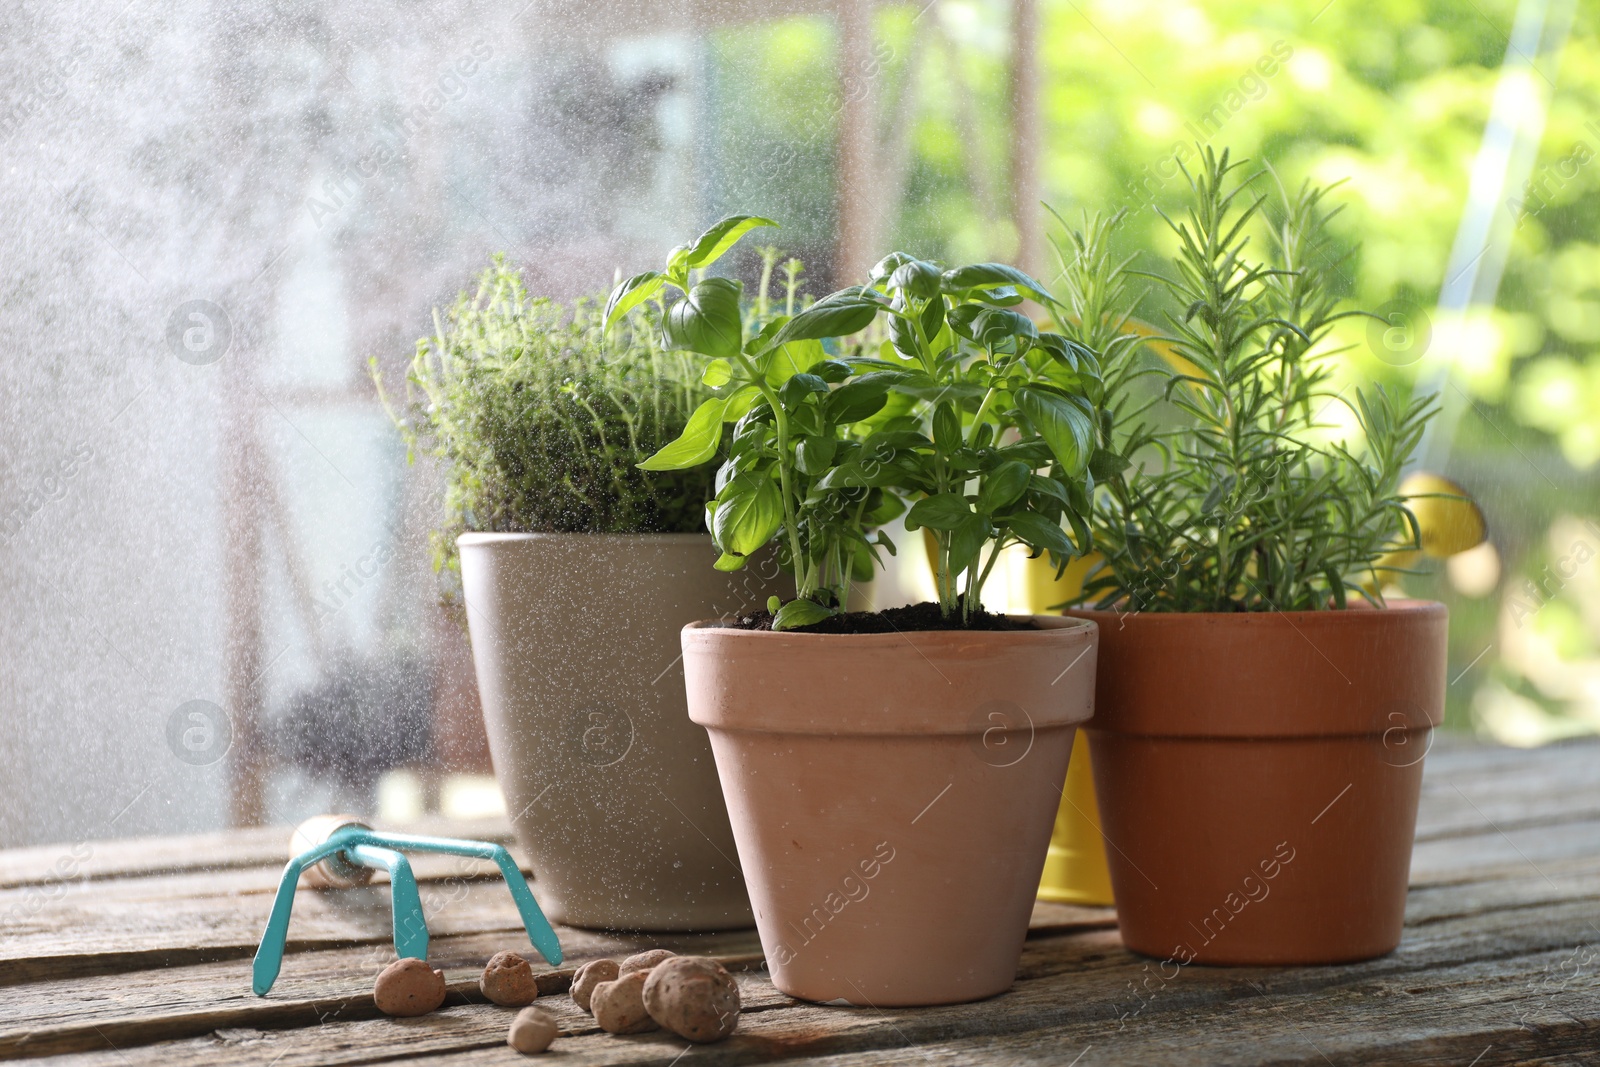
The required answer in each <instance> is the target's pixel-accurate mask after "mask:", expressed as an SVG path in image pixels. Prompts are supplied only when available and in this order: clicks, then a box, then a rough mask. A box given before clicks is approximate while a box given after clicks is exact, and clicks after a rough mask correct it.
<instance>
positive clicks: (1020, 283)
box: [943, 263, 1052, 303]
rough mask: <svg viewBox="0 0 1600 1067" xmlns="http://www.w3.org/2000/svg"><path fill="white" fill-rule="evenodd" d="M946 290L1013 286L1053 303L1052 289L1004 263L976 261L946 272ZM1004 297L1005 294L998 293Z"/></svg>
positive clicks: (992, 288)
mask: <svg viewBox="0 0 1600 1067" xmlns="http://www.w3.org/2000/svg"><path fill="white" fill-rule="evenodd" d="M943 281H944V290H945V292H947V293H951V292H956V293H959V292H965V291H966V290H968V289H989V290H994V289H1003V288H1005V287H1008V286H1009V287H1013V288H1015V289H1018V290H1021V291H1022V292H1024V293H1027V294H1028V295H1029V296H1031V297H1033V298H1034V299H1035V300H1037V301H1039V302H1040V303H1051V302H1052V299H1051V296H1050V291H1049V290H1048V289H1046V288H1045V287H1044V286H1043V285H1041V284H1040V283H1038V282H1036V281H1034V280H1033V279H1032V278H1031V277H1029V276H1028V275H1026V274H1024V273H1023V272H1022V271H1020V270H1018V269H1017V268H1015V267H1008V266H1006V265H1005V264H1004V263H974V264H972V265H971V266H967V267H957V268H955V269H954V270H947V271H945V272H944V277H943ZM995 295H997V296H1001V297H1004V296H1005V294H1003V293H997V294H995Z"/></svg>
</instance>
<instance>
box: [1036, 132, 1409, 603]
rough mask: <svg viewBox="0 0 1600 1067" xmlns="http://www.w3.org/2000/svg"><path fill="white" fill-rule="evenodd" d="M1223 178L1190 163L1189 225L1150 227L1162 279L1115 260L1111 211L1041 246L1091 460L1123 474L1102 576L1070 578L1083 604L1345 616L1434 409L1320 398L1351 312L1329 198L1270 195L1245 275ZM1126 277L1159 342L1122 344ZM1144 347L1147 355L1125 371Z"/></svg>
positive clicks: (1107, 487) (1245, 219) (1098, 536)
mask: <svg viewBox="0 0 1600 1067" xmlns="http://www.w3.org/2000/svg"><path fill="white" fill-rule="evenodd" d="M1240 166H1242V164H1240V163H1234V162H1230V161H1229V158H1228V154H1227V153H1226V152H1223V153H1221V154H1220V155H1219V154H1217V153H1215V152H1213V151H1212V150H1211V149H1205V150H1204V151H1203V152H1202V160H1201V167H1200V168H1199V171H1198V173H1196V174H1194V175H1191V176H1189V184H1190V190H1191V195H1190V203H1189V208H1188V212H1187V216H1186V218H1184V219H1182V220H1174V219H1170V218H1168V219H1167V222H1168V225H1169V226H1170V227H1171V229H1172V232H1173V234H1174V235H1175V236H1176V238H1177V245H1178V249H1177V253H1176V255H1175V256H1174V258H1173V262H1172V265H1171V269H1170V270H1169V271H1165V272H1158V273H1148V274H1146V273H1144V272H1137V271H1132V270H1130V269H1129V268H1128V265H1127V263H1125V262H1119V261H1116V260H1115V259H1114V258H1113V257H1112V255H1111V252H1110V250H1109V245H1110V240H1111V234H1112V231H1113V230H1114V229H1115V226H1116V224H1117V222H1118V221H1120V216H1119V217H1117V218H1113V219H1109V220H1107V219H1094V220H1090V221H1088V222H1087V223H1086V225H1085V226H1084V227H1083V228H1081V229H1078V230H1076V231H1072V232H1071V233H1069V235H1068V238H1067V240H1066V242H1065V243H1062V244H1058V251H1059V252H1060V253H1061V255H1062V259H1063V261H1064V263H1065V266H1066V271H1065V274H1064V278H1065V287H1066V290H1067V292H1068V293H1069V298H1068V301H1067V304H1068V310H1069V311H1070V313H1071V316H1070V317H1071V320H1072V321H1073V326H1072V332H1073V334H1074V335H1075V336H1076V337H1077V339H1078V340H1080V341H1081V342H1083V343H1084V344H1085V345H1087V346H1093V347H1096V348H1097V349H1098V350H1100V351H1101V352H1102V353H1103V356H1104V358H1105V363H1106V378H1105V386H1106V389H1105V404H1106V411H1105V415H1104V418H1105V423H1106V425H1105V427H1104V432H1105V433H1106V434H1107V438H1108V441H1109V445H1108V447H1109V448H1110V449H1111V450H1112V451H1113V452H1114V453H1115V455H1116V456H1118V457H1127V458H1128V459H1131V460H1132V461H1133V462H1132V463H1131V465H1130V464H1129V463H1128V462H1127V461H1126V460H1121V459H1119V460H1117V461H1116V462H1115V463H1114V464H1112V465H1109V466H1108V467H1107V468H1106V469H1105V470H1103V471H1102V472H1100V473H1101V485H1100V489H1099V491H1098V493H1097V494H1096V507H1095V512H1094V519H1093V533H1094V541H1095V548H1096V549H1097V550H1098V551H1099V552H1101V553H1102V554H1103V556H1104V563H1103V564H1101V565H1100V566H1099V567H1098V568H1097V570H1096V571H1095V572H1093V573H1092V574H1091V575H1090V577H1089V579H1088V580H1087V581H1086V583H1085V600H1086V601H1088V602H1091V603H1092V604H1093V605H1094V606H1096V607H1099V608H1110V607H1116V608H1118V609H1119V610H1123V611H1129V612H1133V611H1177V612H1195V611H1223V612H1227V611H1303V610H1314V609H1321V608H1326V607H1329V606H1336V607H1340V608H1343V607H1345V606H1346V603H1347V601H1348V600H1349V599H1350V593H1351V591H1352V590H1354V591H1355V592H1357V593H1359V594H1360V595H1361V596H1363V597H1366V598H1367V599H1369V600H1373V601H1374V602H1376V601H1377V596H1378V594H1377V592H1376V590H1377V588H1378V582H1377V575H1376V572H1375V570H1374V567H1375V564H1376V563H1377V561H1378V560H1379V559H1380V557H1382V556H1383V555H1384V554H1385V553H1388V552H1390V551H1392V550H1395V549H1397V548H1406V547H1413V546H1414V545H1415V544H1416V542H1417V540H1418V537H1419V531H1418V528H1417V522H1416V519H1415V517H1414V516H1413V515H1412V514H1411V512H1410V511H1409V510H1408V509H1407V507H1406V505H1405V500H1404V498H1403V497H1402V496H1401V495H1400V493H1399V491H1398V490H1399V482H1400V477H1401V473H1402V471H1403V469H1404V467H1405V465H1406V463H1407V461H1408V460H1409V459H1410V457H1411V455H1412V453H1413V452H1414V451H1415V450H1416V447H1417V443H1418V441H1419V440H1420V438H1421V435H1422V431H1423V427H1424V424H1425V423H1426V421H1427V419H1428V418H1429V416H1430V415H1431V414H1432V408H1431V406H1430V405H1429V403H1428V402H1427V401H1425V400H1409V401H1408V400H1405V399H1403V398H1401V397H1400V396H1398V395H1397V394H1395V393H1394V392H1392V391H1390V390H1387V389H1384V388H1383V387H1381V386H1379V387H1376V388H1374V389H1372V390H1371V391H1368V390H1363V389H1356V390H1354V398H1353V399H1349V398H1347V397H1346V396H1345V393H1344V391H1343V390H1336V389H1334V388H1333V387H1332V385H1331V377H1332V373H1333V372H1332V368H1331V367H1330V365H1329V361H1328V357H1329V356H1330V355H1332V354H1333V353H1331V352H1328V351H1326V349H1325V346H1324V344H1323V343H1324V342H1325V341H1326V340H1327V338H1328V336H1329V334H1330V332H1331V331H1332V329H1333V326H1334V324H1335V323H1336V322H1338V321H1339V320H1340V319H1343V318H1346V317H1349V316H1353V315H1359V314H1361V312H1356V311H1349V310H1343V311H1341V310H1338V298H1337V296H1336V295H1335V290H1334V286H1333V284H1332V283H1333V273H1334V271H1335V270H1336V269H1337V260H1336V259H1335V258H1334V257H1333V253H1332V250H1331V243H1332V242H1331V241H1330V238H1329V236H1328V232H1327V222H1328V220H1329V218H1331V217H1332V213H1329V212H1327V211H1325V210H1324V208H1323V200H1324V198H1325V196H1326V194H1327V192H1328V190H1326V189H1322V188H1314V187H1311V186H1306V187H1303V188H1302V189H1301V191H1300V192H1299V194H1298V195H1294V196H1290V195H1288V194H1287V193H1283V192H1282V190H1280V194H1281V195H1280V197H1279V202H1280V203H1281V206H1282V211H1283V216H1282V219H1281V221H1279V222H1278V223H1277V224H1276V225H1273V226H1271V228H1270V229H1271V242H1270V245H1269V250H1268V254H1267V256H1266V257H1265V258H1264V259H1263V260H1261V261H1257V260H1256V259H1253V258H1252V257H1251V255H1250V254H1249V248H1248V246H1249V241H1250V238H1249V232H1250V229H1251V227H1252V225H1253V224H1254V225H1257V226H1259V225H1260V223H1261V222H1262V221H1263V220H1264V217H1265V216H1264V210H1263V209H1264V206H1265V204H1266V202H1267V196H1266V195H1265V194H1261V193H1257V192H1256V191H1255V185H1256V184H1257V182H1258V181H1259V179H1260V178H1261V176H1262V174H1263V172H1260V171H1258V172H1255V173H1253V174H1251V175H1249V176H1247V177H1245V178H1243V179H1240V178H1239V177H1238V176H1237V175H1236V174H1235V171H1237V170H1238V169H1239V167H1240ZM1185 173H1186V174H1187V171H1186V172H1185ZM1164 217H1165V216H1164ZM1131 277H1143V278H1148V279H1151V280H1153V281H1154V283H1155V289H1156V292H1157V294H1158V295H1164V296H1165V297H1166V298H1168V300H1169V301H1170V305H1171V306H1172V307H1173V308H1174V309H1175V310H1173V311H1172V312H1170V313H1169V314H1168V316H1167V320H1168V325H1169V326H1170V329H1171V333H1170V335H1169V336H1165V337H1158V338H1150V337H1144V336H1141V335H1140V334H1139V333H1138V332H1135V331H1133V330H1130V329H1129V323H1130V322H1131V319H1132V312H1133V307H1134V303H1135V301H1134V300H1133V299H1131V298H1130V297H1129V285H1128V280H1129V279H1130V278H1131ZM1151 349H1154V350H1155V351H1157V352H1159V353H1160V354H1161V355H1162V356H1163V357H1164V358H1163V359H1159V360H1155V361H1150V362H1141V361H1142V360H1146V359H1147V351H1148V350H1151ZM1147 374H1153V375H1155V376H1157V377H1158V378H1160V379H1162V385H1163V389H1161V390H1158V391H1157V395H1156V396H1150V395H1148V391H1146V392H1145V393H1143V394H1142V393H1141V391H1140V387H1139V385H1138V380H1139V379H1140V378H1142V377H1144V376H1145V375H1147ZM1158 399H1164V400H1166V401H1168V402H1170V404H1171V405H1172V406H1173V407H1174V408H1176V409H1177V410H1178V412H1179V421H1178V423H1177V424H1176V425H1162V424H1160V423H1158V422H1157V421H1156V419H1155V417H1154V415H1153V414H1152V408H1153V407H1154V405H1155V403H1156V402H1157V400H1158ZM1338 403H1344V404H1347V405H1348V406H1349V408H1350V410H1351V411H1352V412H1353V413H1354V416H1355V420H1356V422H1357V425H1358V429H1359V431H1360V436H1361V439H1362V443H1361V444H1359V445H1356V444H1347V443H1345V442H1341V441H1337V440H1329V439H1328V437H1329V435H1328V426H1327V424H1326V423H1325V422H1324V421H1323V416H1324V414H1325V413H1326V411H1327V409H1328V408H1329V406H1330V405H1333V404H1338ZM1113 467H1120V468H1121V469H1112V468H1113Z"/></svg>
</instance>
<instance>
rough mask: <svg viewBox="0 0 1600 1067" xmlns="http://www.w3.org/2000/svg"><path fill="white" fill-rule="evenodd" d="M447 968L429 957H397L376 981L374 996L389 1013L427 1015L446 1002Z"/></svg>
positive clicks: (384, 1011) (381, 1007)
mask: <svg viewBox="0 0 1600 1067" xmlns="http://www.w3.org/2000/svg"><path fill="white" fill-rule="evenodd" d="M444 994H445V985H444V972H443V971H436V970H434V969H433V968H432V967H429V966H428V964H427V961H426V960H417V959H403V960H395V961H394V962H393V963H391V964H389V966H387V967H385V968H384V969H383V971H382V972H381V973H380V974H379V975H378V980H377V981H376V982H374V983H373V985H372V999H373V1000H374V1001H375V1002H376V1003H377V1005H378V1010H379V1011H381V1012H383V1013H384V1014H385V1015H399V1016H411V1015H426V1014H428V1013H429V1012H430V1011H433V1010H434V1009H435V1008H437V1007H439V1005H441V1004H443V1003H444Z"/></svg>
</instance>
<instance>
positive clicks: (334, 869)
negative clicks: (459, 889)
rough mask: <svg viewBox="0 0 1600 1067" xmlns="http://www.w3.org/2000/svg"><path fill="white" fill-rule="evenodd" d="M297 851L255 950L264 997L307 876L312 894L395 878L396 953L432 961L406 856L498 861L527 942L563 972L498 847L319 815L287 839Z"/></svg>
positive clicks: (542, 921) (533, 905) (534, 904)
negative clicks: (380, 874) (376, 875)
mask: <svg viewBox="0 0 1600 1067" xmlns="http://www.w3.org/2000/svg"><path fill="white" fill-rule="evenodd" d="M289 847H290V848H291V849H303V850H304V851H302V852H300V854H299V855H297V856H295V857H294V858H293V859H291V860H290V861H289V862H288V864H287V865H286V866H285V867H284V868H283V878H282V879H281V880H279V882H278V895H277V896H276V897H274V898H273V901H272V914H271V915H270V916H269V917H268V919H267V929H266V932H265V933H263V934H262V935H261V947H260V948H259V949H257V950H256V959H255V968H254V975H253V981H252V987H253V988H254V989H255V992H256V996H258V997H264V996H266V995H267V991H268V990H270V989H271V988H272V983H274V982H276V981H277V980H278V971H279V970H281V969H282V968H283V947H284V943H285V942H286V941H287V940H288V937H289V912H290V910H291V909H292V908H293V907H294V893H295V887H296V886H297V885H298V884H299V882H300V876H301V874H304V875H305V876H306V884H307V885H308V886H311V887H313V888H318V889H325V888H351V887H354V886H360V885H365V884H366V883H368V882H370V881H371V880H372V875H373V872H374V871H376V870H379V869H381V870H385V871H388V872H389V885H390V903H391V907H392V908H393V910H394V951H395V954H396V955H397V956H399V957H401V958H402V959H404V958H406V957H408V956H409V957H412V958H415V959H419V960H425V959H427V958H428V924H427V921H426V920H425V919H424V918H423V915H422V900H421V898H420V897H419V895H418V893H417V879H416V876H415V875H413V874H412V873H411V862H410V861H409V860H407V859H406V858H405V856H404V855H402V854H401V852H400V850H401V849H405V850H406V851H408V852H440V853H443V854H445V855H447V856H468V857H472V858H474V859H484V860H492V861H494V865H495V866H496V867H499V868H500V873H501V874H502V875H504V876H505V880H506V887H507V888H508V889H510V890H511V899H512V900H514V901H515V902H516V905H517V911H518V912H519V913H520V914H521V915H522V925H523V927H524V928H525V929H526V930H527V931H528V940H529V941H530V942H532V943H533V947H534V948H536V949H538V950H539V954H540V955H542V956H543V957H544V958H545V959H546V960H548V961H549V962H550V964H551V966H560V964H561V942H560V941H559V940H558V939H557V938H556V934H555V931H554V930H552V929H551V928H550V923H549V920H547V919H546V918H545V917H544V912H542V911H540V910H539V903H538V901H536V900H534V899H533V894H532V893H531V892H529V890H528V883H527V882H526V881H525V880H524V879H523V877H522V871H520V870H519V869H518V868H517V864H516V861H514V860H513V859H512V858H511V853H509V852H507V851H506V850H505V849H504V848H502V847H501V846H499V845H496V844H491V843H490V842H487V841H466V840H462V839H461V838H454V837H421V836H418V835H416V834H390V833H379V832H378V831H376V830H374V829H372V827H370V826H368V825H366V824H365V823H363V822H362V821H361V820H359V819H356V818H353V817H351V816H347V815H318V816H317V817H315V818H313V819H308V820H306V821H305V822H303V823H301V824H300V826H299V827H297V828H296V829H295V832H294V836H293V837H291V838H290V839H289Z"/></svg>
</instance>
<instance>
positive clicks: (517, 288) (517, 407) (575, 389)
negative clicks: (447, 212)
mask: <svg viewBox="0 0 1600 1067" xmlns="http://www.w3.org/2000/svg"><path fill="white" fill-rule="evenodd" d="M477 281H478V284H477V287H476V289H475V290H474V291H473V292H471V293H470V294H469V293H466V292H463V293H462V294H461V295H460V296H459V297H458V298H457V300H456V302H455V304H454V305H453V306H452V307H450V308H449V309H448V310H446V311H445V312H444V313H443V314H442V315H441V314H440V313H439V312H438V311H437V310H435V312H434V332H433V334H432V335H431V336H428V337H424V338H421V339H420V340H418V342H417V347H416V352H415V354H414V355H413V357H412V360H411V366H410V369H409V371H408V373H407V375H406V382H405V395H404V400H403V403H402V404H401V406H400V407H399V409H397V408H396V407H395V406H393V405H392V404H391V402H390V398H389V396H388V395H387V393H386V391H385V389H384V382H383V378H382V375H381V374H380V373H379V370H378V363H377V360H375V359H374V360H372V361H371V370H372V376H373V380H374V382H375V383H376V385H377V388H378V394H379V396H380V398H382V400H383V403H384V407H385V408H386V410H388V412H389V415H390V417H391V418H392V419H394V422H395V425H396V426H398V427H399V429H400V431H401V433H402V435H403V436H404V437H405V440H406V443H407V446H408V450H409V454H410V457H411V458H413V459H414V458H415V453H416V451H417V450H418V449H419V448H420V449H422V450H424V451H426V452H428V453H431V454H433V455H435V456H437V457H439V458H440V459H441V460H442V461H443V462H444V465H445V468H446V472H447V490H446V497H445V511H446V514H447V520H446V523H445V525H444V527H443V528H442V529H440V530H438V531H436V532H435V534H434V556H435V565H436V566H438V567H444V568H449V569H455V567H456V566H457V564H456V555H455V539H456V536H457V535H458V534H460V533H463V532H465V531H469V530H475V531H494V532H559V533H679V532H682V533H691V532H698V531H699V530H700V528H701V518H702V502H703V501H704V499H705V497H706V495H707V493H709V492H710V491H711V484H712V474H711V472H709V471H703V470H693V469H684V470H673V471H649V470H645V469H642V468H641V467H640V462H641V461H642V460H644V459H645V458H646V457H648V456H650V455H652V454H653V453H655V452H656V451H657V450H658V449H659V448H660V447H661V446H662V445H663V444H665V443H666V442H668V441H671V440H672V439H674V438H676V437H678V436H679V435H680V434H682V433H683V430H684V427H685V426H686V425H687V424H688V422H689V418H690V416H691V414H692V413H693V412H694V411H695V409H696V408H697V407H698V406H699V404H700V403H701V401H702V400H704V399H705V398H706V397H707V396H709V395H710V394H709V390H707V389H706V388H705V386H703V385H701V384H700V381H699V375H698V374H697V373H696V371H695V368H694V367H692V366H691V365H690V360H689V358H688V357H687V356H685V355H684V354H683V353H680V352H671V351H666V350H664V349H663V348H662V347H661V346H660V345H659V344H658V343H657V341H658V334H659V330H658V327H657V323H656V321H655V318H654V315H653V309H651V308H641V309H640V310H639V311H637V312H636V313H634V314H633V315H630V316H627V317H626V318H625V321H623V322H622V323H621V327H620V328H619V329H616V330H614V331H611V332H610V334H609V335H608V334H607V332H606V331H605V330H604V329H603V317H602V315H601V304H600V301H599V299H598V298H587V299H579V300H575V301H572V302H571V303H562V302H558V301H554V300H550V299H548V298H545V297H539V296H531V295H529V293H528V292H527V290H526V288H525V287H524V285H523V283H522V278H521V276H520V275H519V274H518V272H517V271H515V270H514V269H512V268H510V267H508V266H507V265H506V263H505V259H504V257H503V256H496V257H495V258H494V261H493V262H492V263H491V265H490V266H489V267H487V268H486V269H485V270H484V271H483V272H482V274H480V275H479V277H478V280H477Z"/></svg>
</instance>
